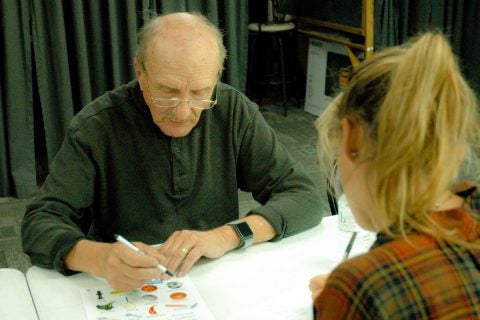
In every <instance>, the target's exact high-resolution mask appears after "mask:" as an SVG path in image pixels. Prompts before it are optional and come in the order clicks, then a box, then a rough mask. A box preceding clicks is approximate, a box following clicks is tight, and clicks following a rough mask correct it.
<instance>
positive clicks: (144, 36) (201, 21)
mask: <svg viewBox="0 0 480 320" xmlns="http://www.w3.org/2000/svg"><path fill="white" fill-rule="evenodd" d="M171 14H172V13H169V14H164V15H159V16H154V18H153V19H152V20H149V21H148V22H146V23H145V24H144V25H143V27H142V28H141V29H140V31H139V32H138V47H137V52H136V54H135V57H136V59H137V61H138V62H139V63H140V65H141V66H142V68H143V69H145V67H144V63H145V52H146V50H147V47H148V45H149V43H150V41H151V39H152V38H153V36H155V35H156V34H158V33H161V32H162V31H164V26H165V24H164V20H165V17H166V16H168V15H171ZM173 14H183V15H189V16H190V17H192V18H193V19H192V20H190V21H188V22H186V21H185V20H183V21H181V22H180V21H179V22H177V23H189V24H190V26H191V27H192V28H199V27H200V28H204V29H205V30H206V31H207V32H209V33H210V34H211V35H212V36H213V37H214V39H215V41H216V43H217V49H218V58H219V59H218V73H219V76H220V75H221V73H222V71H223V69H224V62H225V59H226V57H227V49H226V48H225V46H224V44H223V34H222V32H221V31H220V30H219V29H218V28H217V27H216V26H215V25H214V24H213V23H212V22H210V20H208V18H207V17H205V16H204V15H202V14H201V13H198V12H182V13H179V12H177V13H173ZM165 32H168V31H165Z"/></svg>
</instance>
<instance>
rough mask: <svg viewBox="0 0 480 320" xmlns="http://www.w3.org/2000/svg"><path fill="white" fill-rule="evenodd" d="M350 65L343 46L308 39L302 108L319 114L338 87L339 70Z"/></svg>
mask: <svg viewBox="0 0 480 320" xmlns="http://www.w3.org/2000/svg"><path fill="white" fill-rule="evenodd" d="M350 66H351V63H350V59H349V58H348V53H347V49H346V47H345V46H343V45H340V44H337V43H333V42H326V41H321V40H317V39H310V43H309V47H308V63H307V84H306V93H305V106H304V110H305V111H306V112H308V113H311V114H313V115H316V116H318V115H320V114H321V113H322V111H323V110H324V109H325V107H326V106H328V104H329V103H330V102H331V101H332V99H333V97H334V96H335V94H336V93H337V92H338V90H339V88H340V85H339V81H340V75H341V70H342V69H344V68H348V67H350Z"/></svg>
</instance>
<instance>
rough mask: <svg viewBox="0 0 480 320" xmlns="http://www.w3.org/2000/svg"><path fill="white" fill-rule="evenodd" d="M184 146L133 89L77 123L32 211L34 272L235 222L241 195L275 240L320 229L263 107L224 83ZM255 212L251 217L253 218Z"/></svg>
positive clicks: (312, 197)
mask: <svg viewBox="0 0 480 320" xmlns="http://www.w3.org/2000/svg"><path fill="white" fill-rule="evenodd" d="M218 86H219V87H218V105H217V106H215V107H214V108H213V109H210V110H206V111H203V112H202V115H201V118H200V120H199V122H198V124H197V125H196V126H195V127H194V128H193V130H192V131H191V132H190V133H189V134H188V135H187V136H185V137H182V138H171V137H168V136H166V135H164V134H163V133H162V131H161V130H160V129H159V128H158V127H157V126H156V125H155V124H154V122H153V120H152V118H151V115H150V112H149V110H148V107H147V105H146V104H145V102H144V100H143V96H142V94H141V91H140V89H139V86H138V83H137V81H132V82H130V83H128V84H126V85H124V86H121V87H119V88H117V89H116V90H114V91H111V92H107V93H106V94H104V95H103V96H101V97H99V98H97V99H96V100H95V101H93V102H92V103H90V104H88V105H87V106H85V108H83V109H82V110H81V111H80V112H79V113H78V114H77V115H76V116H75V117H74V118H73V119H72V121H71V123H70V125H69V127H68V130H67V133H66V137H65V140H64V142H63V144H62V146H61V148H60V150H59V152H58V153H57V155H56V157H55V160H54V161H53V163H52V166H51V170H50V174H49V176H48V178H47V179H46V181H45V183H44V185H43V186H42V187H41V188H40V189H39V192H38V195H37V196H36V198H35V199H34V201H33V202H32V203H31V205H29V206H28V207H27V212H26V215H25V218H24V221H23V225H22V238H23V246H24V251H25V252H26V253H27V254H28V255H30V257H31V260H32V263H33V264H35V265H38V266H42V267H47V268H54V269H56V270H58V271H60V272H62V273H69V271H68V270H65V268H64V265H63V259H64V257H65V255H66V254H67V253H68V251H69V250H70V249H71V248H72V247H73V245H74V244H75V243H76V242H78V241H79V240H81V239H85V238H89V239H94V240H98V241H106V242H113V241H114V239H113V235H114V234H116V233H118V234H122V235H124V236H126V237H127V238H129V239H130V240H133V241H143V242H145V243H149V244H154V243H161V242H163V241H165V240H166V239H167V238H168V237H169V236H170V235H171V234H172V233H173V232H174V231H175V230H181V229H191V230H209V229H212V228H215V227H218V226H221V225H223V224H225V223H227V222H229V221H232V220H235V219H237V218H238V215H239V207H238V189H241V190H244V191H247V192H251V193H252V194H253V197H254V198H255V199H256V200H257V201H258V202H259V203H260V204H261V206H259V207H258V208H255V209H253V210H252V211H251V212H255V213H257V214H260V215H262V216H264V217H265V218H266V219H267V220H268V221H269V222H270V223H271V224H272V225H273V227H274V228H275V230H276V231H277V237H276V238H275V239H274V240H278V239H281V238H282V237H285V236H289V235H293V234H295V233H298V232H301V231H303V230H305V229H307V228H310V227H312V226H314V225H316V224H317V223H319V221H320V220H321V217H322V212H321V209H320V208H321V206H320V195H319V193H318V190H317V189H316V187H315V184H314V183H313V182H312V181H311V180H310V179H309V178H308V177H307V175H306V174H305V172H304V169H303V168H302V166H301V164H299V163H297V162H295V161H293V160H292V158H291V157H290V156H289V155H288V154H287V152H286V150H285V149H284V147H283V146H282V145H281V144H280V143H279V142H278V140H277V138H276V136H275V134H274V131H273V130H272V128H271V127H270V126H269V125H268V124H267V123H266V122H265V120H264V118H263V117H262V115H261V113H260V112H259V110H258V106H257V105H255V104H254V103H252V102H251V101H250V100H249V99H248V98H246V97H245V96H244V95H243V94H241V93H240V92H238V91H236V90H235V89H233V88H232V87H230V86H228V85H226V84H221V83H220V84H219V85H218ZM251 212H250V213H251Z"/></svg>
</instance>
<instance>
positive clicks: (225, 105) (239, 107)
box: [217, 82, 259, 114]
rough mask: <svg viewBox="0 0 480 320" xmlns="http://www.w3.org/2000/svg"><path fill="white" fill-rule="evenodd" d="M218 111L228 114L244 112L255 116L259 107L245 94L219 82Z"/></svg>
mask: <svg viewBox="0 0 480 320" xmlns="http://www.w3.org/2000/svg"><path fill="white" fill-rule="evenodd" d="M217 95H218V96H217V100H218V107H219V108H218V109H220V110H222V111H228V112H236V113H239V112H243V113H249V114H255V113H257V112H258V111H259V108H258V105H257V104H256V103H254V102H252V101H251V100H250V99H249V98H248V97H247V96H246V95H245V94H244V93H242V92H240V91H239V90H237V89H236V88H234V87H232V86H230V85H228V84H226V83H223V82H219V83H218V84H217Z"/></svg>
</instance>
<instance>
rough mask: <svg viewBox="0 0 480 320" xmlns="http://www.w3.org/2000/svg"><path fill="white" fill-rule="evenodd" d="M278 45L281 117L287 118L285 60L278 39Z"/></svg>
mask: <svg viewBox="0 0 480 320" xmlns="http://www.w3.org/2000/svg"><path fill="white" fill-rule="evenodd" d="M278 45H279V47H280V72H281V77H282V93H283V115H284V116H285V117H286V116H287V80H286V79H285V60H284V56H283V40H282V38H281V37H278Z"/></svg>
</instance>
